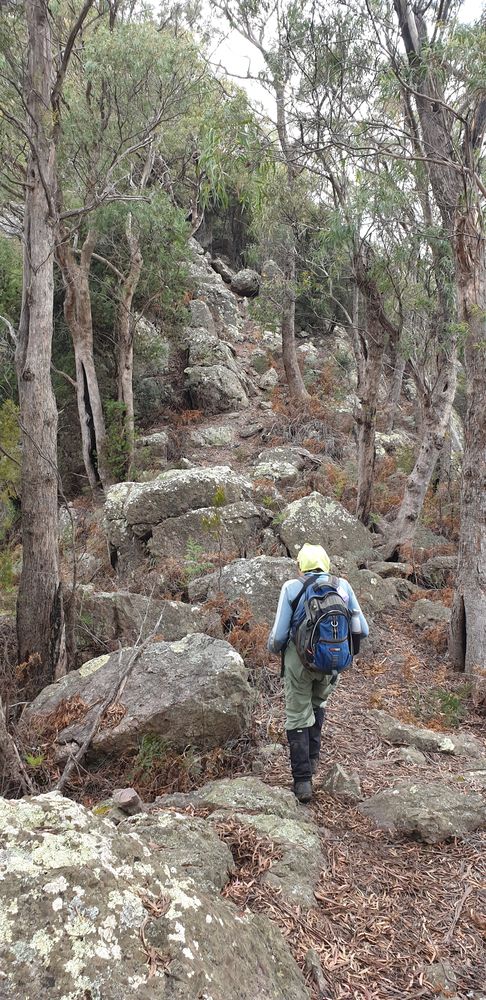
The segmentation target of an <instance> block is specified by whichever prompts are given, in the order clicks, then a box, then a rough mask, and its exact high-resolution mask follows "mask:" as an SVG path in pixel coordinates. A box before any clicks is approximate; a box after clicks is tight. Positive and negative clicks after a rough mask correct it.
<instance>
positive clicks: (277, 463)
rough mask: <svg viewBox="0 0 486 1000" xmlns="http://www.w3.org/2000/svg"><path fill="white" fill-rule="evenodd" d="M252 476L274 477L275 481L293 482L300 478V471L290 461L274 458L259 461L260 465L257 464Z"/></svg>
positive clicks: (257, 477) (260, 477) (261, 477)
mask: <svg viewBox="0 0 486 1000" xmlns="http://www.w3.org/2000/svg"><path fill="white" fill-rule="evenodd" d="M252 476H253V478H254V479H272V480H274V481H275V482H286V483H293V482H295V481H296V480H297V479H298V478H299V476H300V472H299V470H298V468H297V466H295V465H292V464H291V463H290V462H285V461H284V460H283V459H278V458H273V459H268V460H267V459H266V460H265V461H264V462H258V465H255V468H254V469H253V472H252Z"/></svg>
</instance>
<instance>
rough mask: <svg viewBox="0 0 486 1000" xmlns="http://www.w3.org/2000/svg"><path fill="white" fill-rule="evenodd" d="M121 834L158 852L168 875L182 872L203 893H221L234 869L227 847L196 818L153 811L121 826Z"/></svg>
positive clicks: (202, 821)
mask: <svg viewBox="0 0 486 1000" xmlns="http://www.w3.org/2000/svg"><path fill="white" fill-rule="evenodd" d="M119 829H120V830H121V831H125V830H126V831H127V832H135V833H137V834H138V835H139V836H140V837H143V838H145V839H146V840H148V841H150V844H151V846H152V849H155V850H158V849H161V851H162V854H163V859H164V864H165V865H167V867H168V868H169V870H170V871H178V872H179V871H184V873H185V874H186V875H187V876H188V877H189V878H191V879H193V880H194V882H196V884H197V886H198V889H202V890H203V891H204V892H212V891H214V890H216V892H221V889H224V887H225V885H226V883H227V882H228V879H229V873H230V872H231V871H233V869H234V862H233V855H232V854H231V851H230V849H229V847H227V845H226V844H225V843H224V841H222V840H221V839H220V838H219V837H218V836H217V834H216V833H215V832H214V830H213V829H212V827H211V826H210V824H209V823H206V821H205V820H204V819H200V818H199V817H198V816H191V815H188V814H186V813H181V812H177V811H176V810H173V809H171V810H170V811H169V810H166V809H161V810H159V809H156V810H155V811H153V812H151V813H150V814H147V813H146V814H144V815H139V816H137V818H136V819H135V820H133V819H130V820H129V822H125V821H124V822H123V823H122V824H121V825H120V827H119Z"/></svg>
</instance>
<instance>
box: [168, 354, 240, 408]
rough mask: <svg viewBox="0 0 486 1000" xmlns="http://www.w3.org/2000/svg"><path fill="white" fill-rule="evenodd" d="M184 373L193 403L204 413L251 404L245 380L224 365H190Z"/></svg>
mask: <svg viewBox="0 0 486 1000" xmlns="http://www.w3.org/2000/svg"><path fill="white" fill-rule="evenodd" d="M184 373H185V376H186V379H185V386H186V389H187V392H188V393H189V395H190V397H191V402H192V405H193V406H194V407H195V408H196V409H198V410H202V411H203V413H225V412H226V411H227V410H234V409H245V408H246V407H247V406H249V400H248V395H247V392H246V389H245V386H244V384H243V381H242V380H241V378H240V377H239V376H238V375H236V374H235V372H232V371H228V369H227V368H225V367H224V365H210V366H208V367H200V366H194V367H188V368H186V369H185V370H184Z"/></svg>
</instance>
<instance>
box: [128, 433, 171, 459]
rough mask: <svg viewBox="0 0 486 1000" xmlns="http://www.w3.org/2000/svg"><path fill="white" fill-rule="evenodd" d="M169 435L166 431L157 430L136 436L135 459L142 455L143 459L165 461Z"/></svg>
mask: <svg viewBox="0 0 486 1000" xmlns="http://www.w3.org/2000/svg"><path fill="white" fill-rule="evenodd" d="M168 444H169V435H168V434H167V431H157V432H156V433H155V434H143V435H142V436H141V437H139V438H137V441H136V451H135V456H136V458H135V460H136V461H139V460H140V459H141V458H142V457H143V458H144V460H145V461H150V460H153V459H159V461H160V462H162V463H164V462H167V448H168Z"/></svg>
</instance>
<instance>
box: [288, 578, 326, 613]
mask: <svg viewBox="0 0 486 1000" xmlns="http://www.w3.org/2000/svg"><path fill="white" fill-rule="evenodd" d="M320 576H322V573H313V574H312V576H310V577H309V578H308V579H307V580H306V581H305V583H304V584H303V587H302V590H299V593H298V594H297V597H294V599H293V601H291V602H290V607H291V608H292V614H294V613H295V611H296V609H297V605H298V603H299V601H300V599H301V597H302V595H303V594H305V592H306V591H307V590H308V589H309V587H312V584H313V583H315V582H316V580H318V579H319V577H320Z"/></svg>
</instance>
